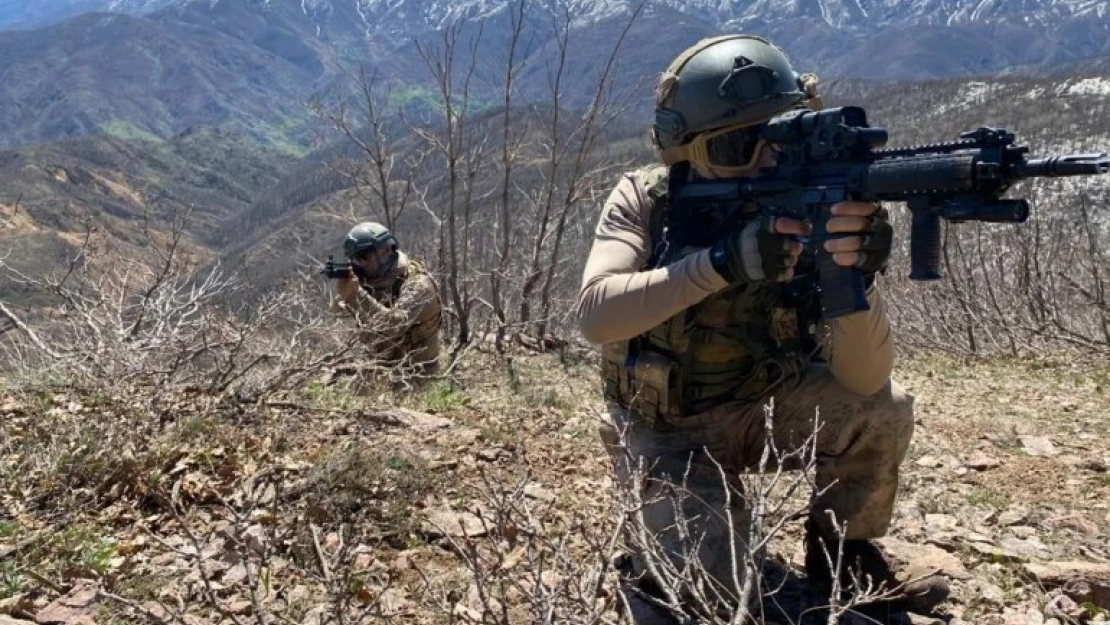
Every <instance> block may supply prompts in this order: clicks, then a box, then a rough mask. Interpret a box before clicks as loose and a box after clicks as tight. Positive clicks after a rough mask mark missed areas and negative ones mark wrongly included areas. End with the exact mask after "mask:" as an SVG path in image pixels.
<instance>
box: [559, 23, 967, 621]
mask: <svg viewBox="0 0 1110 625" xmlns="http://www.w3.org/2000/svg"><path fill="white" fill-rule="evenodd" d="M816 83H817V80H816V77H815V76H813V75H812V74H806V75H798V74H797V73H796V72H795V71H794V69H793V67H791V65H790V62H789V60H788V59H787V58H786V56H785V54H784V53H783V52H782V50H780V49H779V48H778V47H776V46H775V45H773V44H772V43H771V42H769V41H767V40H766V39H763V38H760V37H754V36H747V35H731V36H722V37H716V38H712V39H706V40H703V41H701V42H699V43H697V44H696V45H694V46H692V47H691V48H689V49H687V50H686V51H684V52H683V53H682V54H681V55H680V56H679V57H678V58H677V59H675V61H674V62H673V63H672V64H671V65H670V67H669V68H668V69H667V70H666V71H665V72H664V73H663V75H662V76H661V77H660V79H659V82H658V84H657V88H656V94H655V124H654V126H653V129H652V138H653V142H654V144H655V147H656V149H657V151H658V155H659V157H660V160H662V162H663V164H662V165H657V166H653V167H648V168H644V169H641V170H639V171H635V172H631V173H629V174H627V175H625V176H624V177H622V179H621V180H620V181H619V182H618V184H617V185H616V187H615V188H614V189H613V191H612V193H611V194H610V196H609V198H608V199H607V201H606V202H605V204H604V206H603V207H602V209H601V216H600V220H599V222H598V224H597V229H596V233H595V238H594V243H593V247H592V249H591V251H590V255H589V257H588V259H587V261H586V267H585V271H584V275H583V279H582V287H581V291H580V294H579V300H578V316H579V323H580V327H581V330H582V333H583V334H584V336H585V337H586V339H587V340H589V341H590V342H592V343H594V344H599V345H601V346H602V358H603V360H602V378H603V383H604V389H605V396H606V400H607V401H608V404H609V412H610V417H611V420H612V423H611V425H610V426H607V427H605V428H603V431H602V437H603V439H604V440H605V442H606V443H607V444H608V446H609V449H610V451H611V453H613V456H614V460H615V466H614V469H615V472H616V475H617V477H618V478H619V479H621V480H625V483H626V484H627V483H628V482H627V479H628V477H629V475H630V474H631V472H632V471H634V470H638V469H637V468H638V467H645V468H646V470H647V475H646V480H645V481H644V492H643V493H642V496H643V500H644V502H645V507H644V509H643V510H642V511H641V512H642V518H643V521H644V523H645V524H646V525H647V528H646V529H647V530H648V531H649V532H651V533H652V534H653V535H654V536H655V540H657V541H658V544H657V545H656V549H655V550H654V551H655V553H654V555H651V556H650V557H660V556H661V555H663V554H665V555H663V557H670V558H671V559H672V560H673V561H674V562H675V566H677V567H679V568H680V569H682V568H683V567H684V566H685V565H686V563H688V562H689V561H692V560H694V559H697V560H698V561H700V564H701V565H702V566H703V567H704V569H705V570H706V571H707V572H708V573H709V574H710V576H711V578H712V579H713V580H714V581H715V585H716V587H717V592H718V593H720V594H721V595H722V596H724V597H728V598H730V599H731V600H732V601H734V600H735V598H737V597H739V590H740V588H739V586H738V584H739V585H741V586H742V585H743V576H744V571H743V570H737V571H734V570H733V568H734V567H733V562H734V561H735V560H734V559H733V551H732V549H731V547H732V545H734V544H738V545H739V549H740V551H741V554H743V549H744V545H743V543H744V540H745V539H746V538H747V536H748V534H747V533H746V528H745V527H744V523H745V519H747V518H748V517H749V514H748V513H749V510H747V509H746V508H745V505H744V500H743V498H742V496H741V495H740V494H739V493H738V492H736V491H738V489H739V480H738V479H737V476H738V475H739V473H741V472H743V471H745V470H749V469H751V468H753V467H754V466H756V465H758V463H759V460H760V455H761V452H762V450H763V448H764V445H765V443H766V442H767V439H768V436H770V437H772V438H773V441H774V443H775V444H776V446H777V448H778V449H779V450H784V451H786V450H793V449H796V448H797V447H799V446H800V445H802V444H804V443H805V442H806V441H807V440H812V441H814V444H815V446H816V487H817V490H818V493H819V494H815V496H814V497H813V498H812V500H811V503H810V510H809V515H808V519H807V521H806V523H805V530H806V536H805V549H806V554H805V570H806V574H807V577H808V579H809V581H810V583H811V585H812V586H814V587H815V589H816V590H818V592H821V593H827V592H828V591H829V590H830V588H831V587H832V573H831V572H830V567H829V565H828V564H827V562H826V558H825V551H824V550H825V549H828V550H829V552H830V553H832V554H834V557H835V554H836V553H837V540H838V537H839V535H840V532H841V530H843V533H844V537H845V538H846V540H845V542H844V569H843V571H842V575H841V578H840V582H841V588H848V589H851V585H852V576H853V574H854V575H856V576H858V577H859V579H861V580H864V581H865V582H866V581H867V580H868V579H870V580H871V581H872V582H874V583H875V584H876V585H877V584H879V583H885V584H887V587H888V588H892V587H896V586H898V585H899V579H898V576H897V573H898V571H895V570H894V568H893V567H892V564H891V563H890V562H888V561H887V559H886V556H885V554H884V553H883V552H882V550H881V549H880V548H879V547H878V546H877V545H876V544H875V543H874V542H873V541H871V540H870V539H873V538H877V537H880V536H883V535H885V534H886V532H887V530H888V526H889V524H890V519H891V514H892V512H893V509H894V501H895V495H896V492H897V489H898V470H899V465H900V464H901V463H902V460H903V458H904V457H905V454H906V451H907V449H908V447H909V444H910V437H911V435H912V433H913V426H914V414H913V396H912V395H910V394H908V393H907V392H906V391H905V389H903V388H902V387H901V386H899V385H898V383H896V382H894V381H892V380H891V379H890V374H891V371H892V369H893V364H894V338H893V335H892V333H891V328H890V323H889V321H888V319H887V314H886V308H885V305H884V303H883V299H882V297H881V294H880V289H879V288H878V286H877V285H876V284H875V274H876V273H877V272H879V271H881V270H882V269H883V268H884V267H885V264H886V262H887V258H888V256H889V254H890V249H891V239H892V228H891V226H890V224H889V222H888V219H887V215H886V212H885V211H884V210H883V209H881V207H880V206H878V205H877V204H871V203H865V202H841V203H840V204H838V205H836V206H834V207H833V208H832V214H833V217H832V218H831V219H830V220H829V221H828V224H827V229H828V232H830V233H836V234H835V238H832V239H831V240H829V241H827V242H826V243H825V249H826V250H828V251H829V252H832V253H833V258H834V260H835V261H836V262H837V263H838V264H840V265H842V266H847V267H855V268H857V269H859V270H861V271H862V272H863V273H864V274H865V276H866V283H867V285H868V290H867V298H868V301H869V303H870V310H867V311H860V312H856V313H853V314H849V315H845V316H843V317H840V318H837V319H835V320H833V321H831V322H829V323H827V324H826V323H825V322H824V320H822V319H821V314H820V306H819V301H818V300H817V296H816V295H815V290H814V289H813V288H809V287H810V286H811V284H810V283H809V282H807V281H812V280H814V279H815V278H814V273H813V257H812V253H811V252H809V251H806V252H805V253H804V254H803V251H805V248H804V246H803V243H802V241H803V240H804V239H805V237H807V236H808V235H809V234H810V233H811V232H812V224H808V223H804V222H801V221H798V220H795V219H789V218H782V217H780V218H773V217H766V216H762V215H761V214H760V212H759V209H758V207H757V206H755V205H747V206H741V207H737V211H736V223H735V224H734V227H733V228H731V229H729V231H727V232H700V231H699V230H698V228H699V224H698V221H697V218H696V216H688V215H684V214H683V212H682V207H681V206H672V205H671V204H670V202H669V201H668V195H669V189H670V188H671V185H674V184H681V182H683V181H687V180H704V179H713V178H725V177H742V176H748V177H756V176H758V175H760V169H761V168H766V167H771V166H773V165H774V164H775V159H776V149H775V146H773V145H770V144H767V143H765V142H764V141H763V140H762V139H760V138H759V135H758V132H755V131H754V130H756V129H758V126H759V125H760V124H761V123H763V122H765V121H767V120H768V119H770V118H771V117H773V116H774V115H776V114H778V113H781V112H784V111H787V110H790V109H792V108H798V107H809V108H814V109H818V108H820V103H819V102H820V101H819V99H818V97H817V94H816ZM684 220H685V221H684ZM676 233H677V234H676ZM691 239H694V240H693V241H692V240H691ZM772 398H773V400H774V429H773V432H772V433H768V432H767V431H766V429H765V427H764V405H766V404H767V403H768V401H769V400H771V399H772ZM818 408H819V410H820V419H821V425H820V427H819V429H818V430H817V431H816V432H815V431H814V421H815V413H816V412H817V410H818ZM722 469H723V474H724V476H725V479H724V481H723V482H722ZM727 489H736V490H734V492H733V494H732V495H731V497H729V496H728V494H727V492H726V491H727ZM684 493H689V496H685V495H684ZM730 508H731V509H730ZM676 511H680V512H681V513H682V514H681V515H678V514H676ZM830 512H831V513H834V514H835V519H836V524H834V523H833V520H832V518H831V517H830V515H829V514H828V513H830ZM679 516H681V517H684V518H685V523H687V527H686V528H685V529H684V530H682V529H678V528H677V527H676V522H678V519H679ZM730 518H731V519H732V521H733V525H732V526H731V527H730V526H729V523H728V521H727V519H730ZM734 541H735V542H734ZM630 548H631V550H632V551H633V553H632V558H631V566H630V567H628V568H627V569H626V571H625V577H624V581H623V583H622V597H623V598H624V600H625V602H626V606H627V607H628V610H629V612H630V614H631V616H632V619H633V621H634V622H636V623H638V624H641V625H644V624H655V623H659V624H669V623H677V622H679V621H678V620H676V619H675V618H673V615H670V614H667V613H665V612H664V611H662V610H659V609H657V608H656V607H654V604H653V602H652V598H653V597H654V598H657V599H659V598H664V597H665V596H666V594H665V593H663V592H662V591H661V588H660V585H659V583H660V580H658V579H656V578H654V577H653V575H652V573H651V571H650V567H649V566H647V564H648V562H647V560H646V558H647V557H649V554H645V553H643V552H637V551H636V550H637V549H638V548H639V549H643V545H642V542H638V543H637V542H633V543H632V544H630ZM741 565H742V564H741ZM902 573H905V571H902ZM903 580H904V577H903ZM676 590H681V589H676ZM903 590H904V591H905V597H904V598H903V599H901V600H899V601H898V602H897V603H887V604H885V605H883V606H882V611H884V612H885V611H889V610H893V609H911V610H913V611H920V612H927V611H930V610H931V609H932V608H933V607H934V606H935V605H936V604H938V603H939V602H941V601H943V600H944V599H945V598H946V597H947V594H948V585H947V581H946V580H945V579H944V578H943V577H940V576H937V575H922V576H918V577H917V578H916V579H914V580H913V581H912V583H909V584H906V586H905V587H904V588H903ZM711 596H712V593H711ZM825 596H828V595H825Z"/></svg>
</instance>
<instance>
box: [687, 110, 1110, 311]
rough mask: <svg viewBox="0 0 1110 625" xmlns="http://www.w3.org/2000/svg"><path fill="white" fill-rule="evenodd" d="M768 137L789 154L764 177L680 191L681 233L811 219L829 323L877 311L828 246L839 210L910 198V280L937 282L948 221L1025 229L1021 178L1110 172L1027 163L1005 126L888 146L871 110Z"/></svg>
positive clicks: (1051, 161) (859, 278)
mask: <svg viewBox="0 0 1110 625" xmlns="http://www.w3.org/2000/svg"><path fill="white" fill-rule="evenodd" d="M760 135H761V137H762V138H763V139H765V140H766V141H768V142H770V143H774V144H777V145H778V146H779V148H780V149H781V150H782V151H781V152H780V154H779V155H778V160H777V165H775V166H774V167H772V168H767V169H764V170H763V172H762V173H763V175H761V176H760V177H758V178H729V179H716V180H707V181H698V182H689V183H679V184H676V185H674V186H673V187H672V191H671V201H672V203H673V205H674V206H675V207H677V208H678V210H676V211H675V215H676V217H677V218H678V220H679V222H678V223H677V224H675V226H676V227H677V228H678V229H679V233H678V236H679V237H680V238H681V237H682V232H681V231H682V229H683V223H686V226H685V229H686V230H689V231H691V232H692V231H694V230H695V229H696V230H699V231H701V232H711V233H714V235H715V236H716V235H719V233H720V232H722V231H724V230H725V229H728V228H731V227H735V225H736V223H737V222H736V220H737V219H738V213H739V212H740V211H739V210H738V208H739V207H740V206H741V205H744V204H748V203H751V202H754V203H755V204H756V205H757V206H758V207H759V209H760V211H761V212H762V213H763V214H770V215H776V216H789V217H794V218H797V219H803V220H808V221H810V222H811V223H812V224H813V235H812V236H811V237H810V238H809V239H808V241H807V242H806V246H807V247H808V248H810V250H807V253H812V254H813V255H814V261H815V267H816V272H817V286H818V288H819V290H820V299H821V308H822V312H823V314H824V316H825V318H827V319H831V318H835V317H839V316H841V315H845V314H848V313H851V312H855V311H858V310H867V309H868V308H869V306H868V303H867V298H866V297H865V295H864V289H865V287H864V277H863V274H862V273H861V272H860V271H859V270H858V269H853V268H848V267H842V266H840V265H837V264H836V263H835V262H834V261H833V259H832V255H831V254H829V253H827V252H825V250H824V246H823V243H824V241H825V240H827V239H828V238H829V234H828V233H827V232H825V222H826V221H827V220H828V218H829V216H830V211H829V209H830V208H831V207H832V205H833V204H835V203H837V202H839V201H842V200H861V201H886V202H905V203H906V204H907V206H908V208H909V209H910V212H911V213H912V225H911V229H910V266H911V271H910V279H911V280H937V279H939V278H940V271H939V269H940V254H941V227H940V221H941V220H942V219H944V220H946V221H949V222H953V223H959V222H964V221H986V222H1002V223H1021V222H1023V221H1025V220H1026V218H1028V216H1029V203H1028V202H1027V201H1026V200H1024V199H1003V198H1002V197H1001V196H1002V194H1003V193H1005V192H1006V190H1007V189H1008V188H1009V187H1010V186H1011V185H1012V184H1014V183H1015V182H1017V181H1019V180H1024V179H1026V178H1035V177H1042V176H1047V177H1052V176H1086V175H1090V174H1105V173H1107V172H1108V170H1110V156H1107V155H1106V154H1105V153H1102V154H1069V155H1061V156H1049V157H1046V158H1036V159H1030V158H1026V154H1027V153H1028V152H1029V148H1028V147H1026V146H1018V145H1014V135H1013V134H1012V133H1010V132H1007V131H1006V130H1003V129H999V128H979V129H977V130H973V131H970V132H965V133H963V134H961V135H960V138H959V140H958V141H953V142H951V143H938V144H935V145H923V146H915V147H904V148H893V149H885V150H879V149H877V148H879V147H882V146H884V145H885V144H886V141H887V132H886V130H885V129H883V128H878V127H875V128H872V127H870V126H868V124H867V116H866V113H865V112H864V110H863V109H862V108H860V107H856V106H845V107H841V108H831V109H824V110H821V111H809V110H796V111H790V112H787V113H784V114H782V115H779V116H777V117H775V118H773V119H771V120H770V121H768V122H767V123H766V125H765V126H764V127H763V128H762V130H761V132H760ZM695 226H696V227H695ZM684 240H686V241H687V242H688V243H690V242H691V241H690V240H689V239H684ZM701 243H705V242H704V241H702V242H701Z"/></svg>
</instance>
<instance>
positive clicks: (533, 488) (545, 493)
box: [524, 483, 555, 503]
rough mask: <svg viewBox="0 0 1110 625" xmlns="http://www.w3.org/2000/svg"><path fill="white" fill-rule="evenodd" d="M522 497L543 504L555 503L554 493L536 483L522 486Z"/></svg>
mask: <svg viewBox="0 0 1110 625" xmlns="http://www.w3.org/2000/svg"><path fill="white" fill-rule="evenodd" d="M524 496H525V497H530V498H532V499H535V500H537V501H542V502H544V503H550V502H552V501H555V494H554V493H552V492H551V491H549V490H547V489H546V488H544V487H543V486H540V485H539V484H536V483H530V484H527V485H525V486H524Z"/></svg>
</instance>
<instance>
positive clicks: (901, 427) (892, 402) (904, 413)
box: [869, 380, 914, 440]
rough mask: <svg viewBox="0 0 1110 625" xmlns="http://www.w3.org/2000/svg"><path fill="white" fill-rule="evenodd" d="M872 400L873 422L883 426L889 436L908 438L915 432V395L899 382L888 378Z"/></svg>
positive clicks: (871, 418)
mask: <svg viewBox="0 0 1110 625" xmlns="http://www.w3.org/2000/svg"><path fill="white" fill-rule="evenodd" d="M872 401H873V403H872V406H871V410H870V411H869V412H870V415H869V417H870V420H871V421H872V424H873V425H875V426H878V427H881V428H882V429H883V430H884V433H885V434H886V435H887V436H891V435H893V436H895V437H897V438H899V439H905V440H908V439H909V437H910V436H911V435H912V434H913V422H914V396H913V395H912V394H911V393H910V392H909V391H907V390H906V389H905V387H903V386H902V385H901V384H899V383H898V382H895V381H894V380H888V381H887V383H886V385H885V386H884V387H883V390H882V391H880V392H879V393H877V394H876V395H875V396H873V397H872Z"/></svg>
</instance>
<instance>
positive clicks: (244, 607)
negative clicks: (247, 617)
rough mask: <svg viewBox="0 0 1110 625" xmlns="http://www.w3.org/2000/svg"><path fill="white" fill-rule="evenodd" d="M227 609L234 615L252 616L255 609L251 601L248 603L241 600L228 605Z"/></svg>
mask: <svg viewBox="0 0 1110 625" xmlns="http://www.w3.org/2000/svg"><path fill="white" fill-rule="evenodd" d="M225 609H226V610H227V611H228V612H230V613H232V614H250V613H251V610H253V609H254V606H252V605H251V602H250V601H247V600H246V599H240V600H238V601H232V602H231V603H229V604H227V607H226V608H225Z"/></svg>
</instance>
